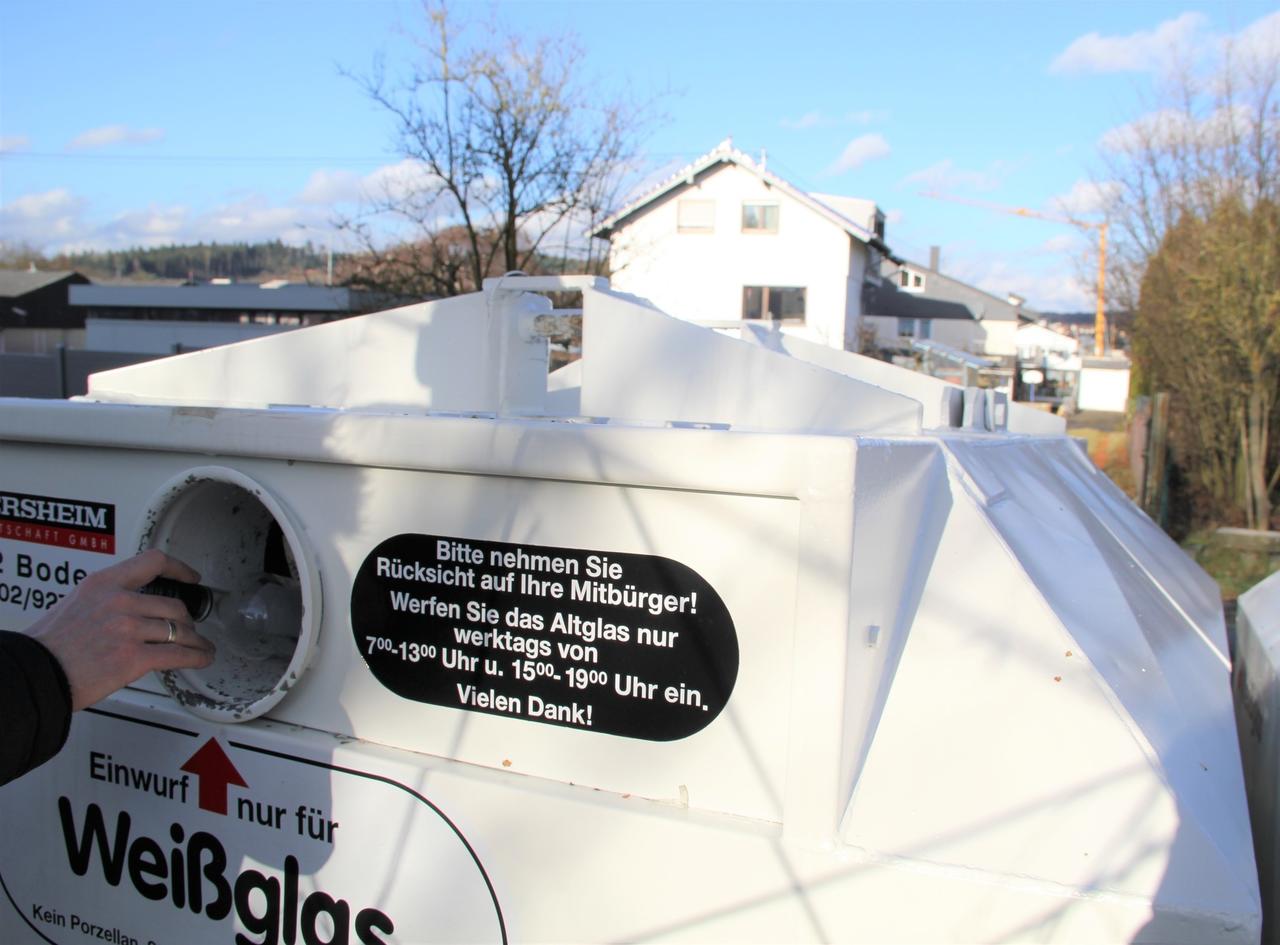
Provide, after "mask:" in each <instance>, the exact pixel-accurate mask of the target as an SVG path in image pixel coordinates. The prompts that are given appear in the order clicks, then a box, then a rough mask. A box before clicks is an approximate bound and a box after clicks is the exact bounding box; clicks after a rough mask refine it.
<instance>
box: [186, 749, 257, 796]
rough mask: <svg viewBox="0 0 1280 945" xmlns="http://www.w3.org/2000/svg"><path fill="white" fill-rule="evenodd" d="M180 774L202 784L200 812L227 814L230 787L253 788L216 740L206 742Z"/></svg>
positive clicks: (188, 760)
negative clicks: (185, 774)
mask: <svg viewBox="0 0 1280 945" xmlns="http://www.w3.org/2000/svg"><path fill="white" fill-rule="evenodd" d="M179 770H180V771H187V772H189V773H191V774H194V775H195V776H196V780H197V781H199V782H200V809H201V810H207V811H209V812H211V813H214V814H225V813H226V812H227V786H228V785H231V784H234V785H236V786H237V787H248V786H249V785H248V784H246V783H245V780H244V778H242V777H241V776H240V772H239V771H237V770H236V766H235V765H233V764H232V763H231V759H230V758H228V757H227V753H226V752H225V751H223V750H222V746H221V745H219V744H218V740H217V739H216V738H211V739H209V740H208V741H207V742H205V743H204V745H203V747H201V749H200V750H199V751H197V752H196V753H195V754H194V755H192V756H191V757H190V758H188V759H187V761H186V763H185V764H184V765H183V766H182V767H181V768H180V769H179Z"/></svg>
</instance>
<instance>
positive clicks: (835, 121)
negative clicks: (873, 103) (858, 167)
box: [778, 108, 889, 131]
mask: <svg viewBox="0 0 1280 945" xmlns="http://www.w3.org/2000/svg"><path fill="white" fill-rule="evenodd" d="M888 117H889V113H888V112H887V111H884V110H883V109H870V108H868V109H864V110H862V111H853V112H845V113H844V114H843V115H824V114H823V113H822V112H820V111H812V112H805V113H804V114H803V115H801V116H800V117H799V118H783V119H782V120H781V121H780V122H778V124H780V125H781V126H782V127H783V128H790V129H792V130H798V131H804V130H807V129H809V128H832V127H835V126H838V125H870V124H874V123H875V122H877V121H884V120H885V119H887V118H888Z"/></svg>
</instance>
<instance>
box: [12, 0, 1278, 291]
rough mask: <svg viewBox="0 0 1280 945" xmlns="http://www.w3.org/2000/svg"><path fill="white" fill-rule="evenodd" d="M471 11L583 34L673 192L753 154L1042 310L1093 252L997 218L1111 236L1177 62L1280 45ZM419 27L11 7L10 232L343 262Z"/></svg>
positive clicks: (1003, 18)
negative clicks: (670, 176)
mask: <svg viewBox="0 0 1280 945" xmlns="http://www.w3.org/2000/svg"><path fill="white" fill-rule="evenodd" d="M451 16H454V17H455V18H457V19H460V20H464V21H470V22H471V23H472V24H473V26H472V28H473V29H474V28H476V27H475V24H478V23H482V22H483V21H485V20H486V19H487V18H490V17H496V18H497V19H498V20H500V21H501V22H502V23H503V24H504V25H505V26H506V27H507V28H509V29H510V30H512V31H514V32H516V33H519V34H521V35H525V36H529V37H536V36H553V37H568V36H573V37H576V39H577V42H578V44H579V45H580V46H581V48H582V49H583V50H584V55H583V58H582V61H581V65H580V68H581V70H582V72H581V76H582V81H583V82H584V84H585V85H586V87H588V88H591V89H593V90H595V91H597V92H598V93H599V94H601V95H602V96H607V97H631V98H633V99H636V100H642V101H654V102H656V106H657V111H658V112H659V118H658V119H657V120H655V121H654V122H652V123H651V124H650V125H649V126H648V128H647V130H646V133H645V134H644V136H643V138H642V140H641V150H642V170H643V172H644V173H647V174H649V175H650V176H652V175H654V174H660V173H661V172H662V171H663V170H664V169H667V170H669V169H671V168H673V167H677V166H679V165H680V164H682V163H685V162H687V161H690V160H693V159H694V158H696V157H698V156H699V155H701V154H704V153H706V152H707V151H710V150H711V149H712V148H714V147H715V146H716V144H717V143H718V142H720V141H721V140H722V139H724V138H725V137H728V136H731V137H732V138H733V141H734V144H735V146H737V147H738V148H740V149H742V150H743V151H745V152H747V153H749V154H751V155H753V156H756V157H759V156H761V155H762V154H764V155H766V156H767V163H768V168H769V169H770V170H771V171H772V172H774V173H776V174H778V175H780V176H782V177H784V178H785V179H787V180H788V181H789V182H791V183H792V184H794V185H796V186H798V187H801V188H803V189H805V190H810V191H817V192H822V193H833V194H841V195H846V196H853V197H863V198H868V199H872V200H874V201H876V203H877V204H878V205H879V206H880V208H881V209H882V210H883V211H884V212H885V214H886V217H887V232H886V238H887V241H888V243H889V245H890V246H891V248H892V249H893V250H894V252H895V253H896V254H897V255H900V256H903V257H905V258H907V259H912V260H917V261H921V262H925V261H927V260H928V257H929V248H930V247H931V246H938V247H940V249H941V260H942V268H943V271H945V272H947V273H948V274H950V275H953V276H955V277H957V278H960V279H962V280H964V281H967V282H970V283H972V284H975V285H978V286H979V287H981V288H984V289H987V290H988V291H991V292H993V293H996V294H999V295H1002V296H1003V295H1004V294H1005V293H1007V292H1016V293H1017V294H1019V295H1021V296H1023V297H1024V298H1026V299H1027V300H1028V304H1030V305H1031V306H1032V307H1034V308H1037V309H1039V310H1041V311H1064V310H1091V309H1092V307H1093V302H1092V298H1093V288H1092V285H1091V283H1090V281H1089V279H1090V276H1089V274H1088V266H1087V264H1086V263H1085V261H1084V260H1085V254H1086V251H1087V248H1088V246H1089V244H1090V241H1091V240H1092V239H1093V237H1092V236H1091V235H1090V234H1089V233H1088V231H1085V230H1081V229H1077V228H1074V227H1072V226H1070V225H1069V224H1064V223H1058V222H1053V221H1045V220H1038V219H1028V218H1025V217H1020V216H1015V215H1012V214H1009V213H1005V212H1001V211H1000V210H999V209H996V208H999V207H1023V208H1028V209H1031V210H1035V211H1038V212H1041V213H1048V214H1050V215H1062V214H1065V213H1071V214H1075V215H1077V216H1079V217H1081V218H1083V219H1090V218H1096V217H1090V212H1091V211H1092V210H1094V209H1095V208H1096V207H1097V188H1098V186H1099V184H1100V183H1101V182H1105V174H1104V173H1103V164H1102V160H1101V157H1102V154H1103V149H1104V148H1105V144H1106V141H1107V140H1108V135H1109V134H1114V132H1115V130H1116V129H1118V128H1121V127H1123V126H1124V125H1125V124H1126V123H1129V122H1132V121H1134V120H1136V119H1139V118H1140V117H1141V116H1142V115H1143V114H1146V113H1149V112H1150V111H1153V110H1155V109H1156V108H1157V107H1158V106H1159V102H1160V99H1159V95H1160V89H1161V83H1162V81H1163V80H1164V77H1165V72H1166V70H1167V67H1168V63H1169V61H1170V58H1169V57H1170V51H1171V50H1172V49H1175V48H1176V49H1178V50H1180V51H1181V52H1182V54H1183V55H1188V54H1189V55H1191V56H1192V57H1193V58H1194V57H1196V56H1208V55H1211V54H1212V52H1213V51H1214V50H1215V49H1217V48H1219V46H1220V44H1222V43H1223V42H1224V41H1226V40H1235V41H1248V42H1251V43H1262V44H1270V45H1271V47H1272V48H1275V49H1280V10H1277V7H1276V4H1275V3H1274V2H1272V3H1256V2H1243V0H1219V2H1213V3H1209V2H1206V0H1199V3H1198V4H1188V3H1166V2H1160V0H1149V2H1119V0H1111V2H1072V3H1066V2H1043V0H1042V2H1014V0H1006V2H999V3H996V2H984V3H977V2H961V0H953V2H929V3H925V2H894V3H887V2H879V3H871V2H823V3H816V2H802V0H793V2H784V0H772V2H768V3H757V2H746V0H735V2H723V0H722V2H710V0H685V2H679V3H669V2H658V0H648V2H646V0H630V2H615V0H596V2H587V0H577V2H540V0H539V2H535V0H522V2H515V0H508V2H499V3H487V2H486V3H483V4H482V3H480V2H456V0H455V3H454V4H453V6H452V7H451ZM422 28H423V16H422V11H421V7H420V5H419V4H418V3H417V2H409V0H406V2H401V0H343V2H339V0H269V2H263V0H258V2H247V0H218V2H217V3H196V2H191V0H165V2H155V0H148V2H130V0H120V2H113V3H110V4H106V3H102V2H100V0H93V2H58V0H41V2H27V0H6V2H5V4H4V6H3V8H2V9H0V242H4V243H7V244H27V245H30V246H34V247H36V248H39V249H41V250H43V251H44V252H46V253H55V252H58V251H64V250H77V249H121V248H127V247H130V246H139V245H145V246H151V245H166V244H170V243H187V242H200V241H204V242H209V241H219V242H227V241H238V240H248V241H256V240H268V239H277V238H278V239H282V240H284V241H286V242H290V243H302V242H307V241H310V242H312V243H314V244H316V245H329V244H337V242H338V238H337V237H336V236H335V235H334V232H333V226H332V224H333V220H334V219H335V217H336V215H338V214H339V213H341V212H343V211H345V210H350V209H351V208H353V207H355V206H357V205H358V204H357V203H355V202H353V201H358V199H359V195H360V193H361V192H362V190H365V191H367V188H368V187H369V186H370V185H371V184H372V183H374V182H378V181H382V180H385V179H387V176H388V175H390V174H394V173H395V169H396V167H397V164H398V162H399V160H400V158H399V156H398V155H397V153H396V152H395V147H394V144H395V142H394V123H393V122H392V120H391V119H390V117H389V116H388V115H387V113H386V112H385V111H384V110H382V109H380V108H379V107H378V106H377V105H375V104H374V103H372V102H371V101H370V100H369V99H368V97H367V96H366V95H365V93H364V92H363V91H362V90H361V88H360V87H359V85H358V83H356V82H355V81H353V80H352V79H351V78H350V74H352V73H355V74H360V73H368V72H369V70H370V68H371V67H372V64H373V62H374V61H375V58H376V57H377V56H379V55H383V56H385V57H386V61H388V62H390V63H395V62H402V61H404V59H405V57H407V56H410V55H412V50H413V45H412V37H413V36H414V35H415V34H420V33H421V32H422ZM929 194H945V195H947V196H949V197H952V198H959V199H958V200H946V199H941V198H939V197H937V196H929ZM966 201H967V202H966ZM336 248H340V245H337V246H336Z"/></svg>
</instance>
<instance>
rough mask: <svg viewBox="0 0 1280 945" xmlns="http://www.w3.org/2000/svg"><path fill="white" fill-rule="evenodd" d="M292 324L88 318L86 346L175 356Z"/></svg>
mask: <svg viewBox="0 0 1280 945" xmlns="http://www.w3.org/2000/svg"><path fill="white" fill-rule="evenodd" d="M293 327H294V326H291V325H240V324H234V323H231V322H184V321H156V320H148V321H135V320H131V319H124V318H87V319H85V343H84V347H86V348H88V349H90V350H91V351H130V352H141V353H144V354H173V353H174V352H175V351H177V350H178V349H179V347H181V348H184V349H186V350H188V351H189V350H191V349H193V348H214V347H217V346H218V345H228V344H235V343H236V342H238V341H248V340H250V339H253V338H263V337H266V336H267V335H277V334H280V333H281V332H285V331H292V330H293Z"/></svg>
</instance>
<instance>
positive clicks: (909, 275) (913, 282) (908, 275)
mask: <svg viewBox="0 0 1280 945" xmlns="http://www.w3.org/2000/svg"><path fill="white" fill-rule="evenodd" d="M898 285H899V286H901V287H902V288H904V289H906V290H907V291H908V292H923V291H924V276H923V275H922V274H921V273H918V272H912V271H911V270H910V269H899V270H898Z"/></svg>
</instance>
